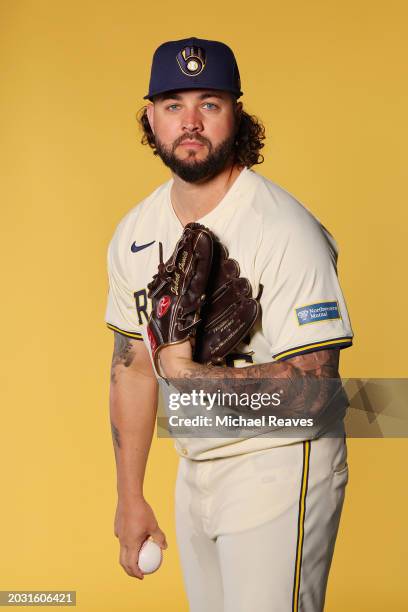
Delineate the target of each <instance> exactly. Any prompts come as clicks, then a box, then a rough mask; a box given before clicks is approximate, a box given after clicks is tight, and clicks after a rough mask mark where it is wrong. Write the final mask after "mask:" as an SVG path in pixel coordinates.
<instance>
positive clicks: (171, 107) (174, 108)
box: [167, 104, 179, 110]
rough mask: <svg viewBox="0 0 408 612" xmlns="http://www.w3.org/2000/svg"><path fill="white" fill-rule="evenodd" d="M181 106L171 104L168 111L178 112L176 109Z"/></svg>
mask: <svg viewBox="0 0 408 612" xmlns="http://www.w3.org/2000/svg"><path fill="white" fill-rule="evenodd" d="M178 107H179V105H178V104H169V106H168V107H167V109H168V110H176V108H178Z"/></svg>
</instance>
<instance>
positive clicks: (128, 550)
mask: <svg viewBox="0 0 408 612" xmlns="http://www.w3.org/2000/svg"><path fill="white" fill-rule="evenodd" d="M114 532H115V536H116V537H117V538H118V539H119V542H120V555H119V563H120V564H121V566H122V567H123V569H124V570H125V572H126V573H127V574H128V575H129V576H133V577H134V578H139V579H140V580H143V576H144V574H143V572H142V571H141V570H140V569H139V566H138V563H137V562H138V558H139V551H140V547H141V546H142V544H143V542H144V541H145V540H146V538H148V537H149V536H151V537H152V538H153V540H154V541H155V542H156V544H158V545H159V546H160V548H162V549H163V550H165V549H166V548H167V542H166V536H165V535H164V533H163V531H162V530H161V529H160V528H159V525H158V523H157V520H156V517H155V516H154V513H153V510H152V509H151V507H150V506H149V504H148V503H147V502H146V501H145V500H144V499H143V498H140V499H138V500H137V501H134V502H132V503H126V504H125V503H123V502H118V505H117V508H116V514H115V525H114Z"/></svg>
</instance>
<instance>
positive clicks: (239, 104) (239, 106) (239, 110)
mask: <svg viewBox="0 0 408 612" xmlns="http://www.w3.org/2000/svg"><path fill="white" fill-rule="evenodd" d="M242 108H243V104H242V102H236V104H235V115H236V118H237V120H238V122H239V121H241V115H242Z"/></svg>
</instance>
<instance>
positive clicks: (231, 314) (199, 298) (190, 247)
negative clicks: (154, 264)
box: [147, 223, 260, 376]
mask: <svg viewBox="0 0 408 612" xmlns="http://www.w3.org/2000/svg"><path fill="white" fill-rule="evenodd" d="M239 274H240V269H239V265H238V262H236V261H235V260H234V259H230V258H229V257H228V251H227V249H226V248H225V247H224V246H223V245H222V244H221V242H220V241H219V240H218V239H217V237H216V236H215V235H214V234H213V232H211V231H210V230H209V229H208V228H206V227H205V226H203V225H200V224H199V223H189V224H187V225H186V226H185V228H184V231H183V234H182V236H181V238H180V240H179V241H178V243H177V245H176V248H175V250H174V253H173V254H172V256H171V257H170V259H169V260H168V261H167V262H166V263H163V251H162V245H161V243H160V263H159V268H158V272H157V274H155V276H154V277H153V280H152V282H151V283H149V284H148V290H149V291H148V297H150V298H151V300H152V310H151V314H150V317H149V323H148V326H147V333H148V336H149V341H150V346H151V349H152V355H153V361H154V365H155V368H156V371H157V372H158V374H159V375H160V376H161V375H162V374H161V372H160V368H159V360H158V358H159V353H160V350H161V349H162V348H164V347H165V346H169V345H170V344H179V343H180V342H184V341H185V340H186V339H187V338H190V339H194V340H193V342H192V344H193V359H194V361H197V362H198V363H203V364H214V365H220V364H222V363H223V361H224V358H225V357H226V355H228V353H230V352H231V351H232V350H233V349H234V348H235V347H236V346H237V345H238V344H239V343H240V342H241V340H243V339H244V338H245V337H246V336H247V335H248V332H249V331H250V330H251V328H252V327H253V325H254V323H255V321H256V319H257V317H258V314H259V311H260V306H259V297H260V295H258V296H257V298H253V297H252V289H251V285H250V283H249V281H248V279H246V278H242V277H240V275H239Z"/></svg>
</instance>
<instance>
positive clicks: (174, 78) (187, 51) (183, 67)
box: [144, 37, 242, 100]
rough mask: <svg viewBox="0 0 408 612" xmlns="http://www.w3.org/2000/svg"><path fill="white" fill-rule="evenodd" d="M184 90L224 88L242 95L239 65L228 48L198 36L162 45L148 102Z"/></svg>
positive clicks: (155, 65)
mask: <svg viewBox="0 0 408 612" xmlns="http://www.w3.org/2000/svg"><path fill="white" fill-rule="evenodd" d="M181 89H221V90H223V91H229V92H231V93H233V94H234V95H235V96H236V97H237V98H239V97H240V96H242V91H241V79H240V76H239V70H238V65H237V62H236V59H235V56H234V54H233V52H232V50H231V49H230V48H229V47H228V45H225V44H224V43H222V42H218V41H216V40H203V39H201V38H194V37H192V38H184V39H183V40H173V41H170V42H165V43H163V44H162V45H160V47H158V48H157V49H156V51H155V53H154V55H153V62H152V71H151V75H150V84H149V93H148V94H147V95H146V96H144V99H145V100H151V99H152V98H153V97H154V96H157V95H158V94H162V93H165V92H167V91H174V90H181Z"/></svg>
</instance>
